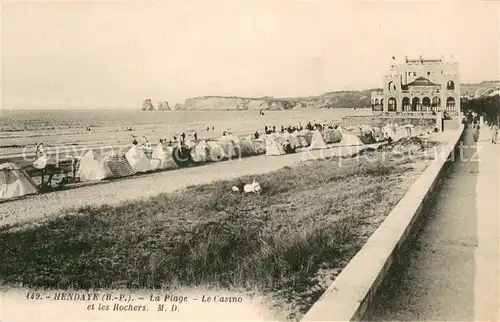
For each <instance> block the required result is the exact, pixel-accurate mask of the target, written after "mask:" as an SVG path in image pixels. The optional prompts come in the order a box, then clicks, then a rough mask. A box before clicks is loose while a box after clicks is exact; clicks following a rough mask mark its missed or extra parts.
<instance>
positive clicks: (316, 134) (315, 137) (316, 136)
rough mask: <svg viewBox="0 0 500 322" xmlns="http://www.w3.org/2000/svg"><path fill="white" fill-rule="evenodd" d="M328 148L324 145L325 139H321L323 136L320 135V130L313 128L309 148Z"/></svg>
mask: <svg viewBox="0 0 500 322" xmlns="http://www.w3.org/2000/svg"><path fill="white" fill-rule="evenodd" d="M326 148H328V147H327V146H326V143H325V140H323V136H322V135H321V132H320V131H318V130H315V131H313V132H312V138H311V145H310V146H309V150H319V149H326Z"/></svg>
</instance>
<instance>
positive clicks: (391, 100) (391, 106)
mask: <svg viewBox="0 0 500 322" xmlns="http://www.w3.org/2000/svg"><path fill="white" fill-rule="evenodd" d="M387 105H388V110H389V112H396V99H395V98H394V97H391V98H389V99H388V100H387Z"/></svg>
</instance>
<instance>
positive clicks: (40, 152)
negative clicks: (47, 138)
mask: <svg viewBox="0 0 500 322" xmlns="http://www.w3.org/2000/svg"><path fill="white" fill-rule="evenodd" d="M37 150H38V152H39V154H40V156H42V155H43V154H44V151H43V142H40V144H39V145H38V147H37Z"/></svg>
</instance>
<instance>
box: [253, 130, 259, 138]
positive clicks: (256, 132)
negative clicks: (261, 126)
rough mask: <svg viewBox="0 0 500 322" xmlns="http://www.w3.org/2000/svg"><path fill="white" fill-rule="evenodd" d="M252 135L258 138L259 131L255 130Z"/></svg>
mask: <svg viewBox="0 0 500 322" xmlns="http://www.w3.org/2000/svg"><path fill="white" fill-rule="evenodd" d="M253 137H254V138H256V139H258V138H259V131H255V133H254V135H253Z"/></svg>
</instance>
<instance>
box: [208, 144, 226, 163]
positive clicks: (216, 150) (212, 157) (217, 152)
mask: <svg viewBox="0 0 500 322" xmlns="http://www.w3.org/2000/svg"><path fill="white" fill-rule="evenodd" d="M207 145H208V153H207V158H208V160H209V161H213V162H216V161H222V160H225V159H227V154H226V152H224V149H223V148H222V147H221V146H220V144H219V142H217V141H207Z"/></svg>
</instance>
